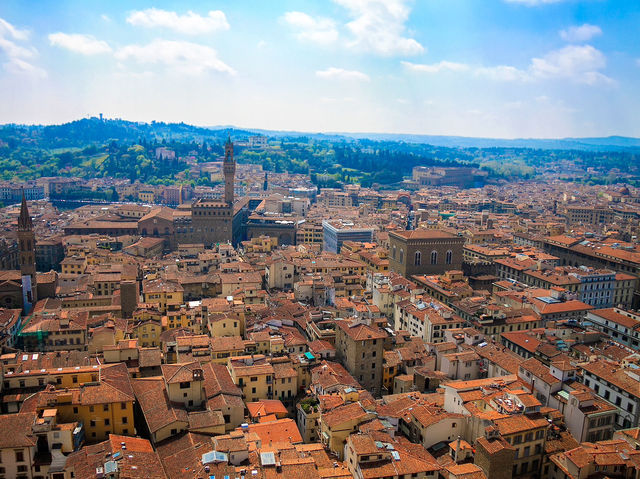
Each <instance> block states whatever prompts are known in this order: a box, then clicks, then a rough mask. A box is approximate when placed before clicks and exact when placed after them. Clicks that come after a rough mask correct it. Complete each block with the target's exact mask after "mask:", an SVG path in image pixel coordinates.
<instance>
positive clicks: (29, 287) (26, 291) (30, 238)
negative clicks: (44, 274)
mask: <svg viewBox="0 0 640 479" xmlns="http://www.w3.org/2000/svg"><path fill="white" fill-rule="evenodd" d="M18 245H19V248H20V275H21V276H22V303H23V308H24V311H25V313H29V311H31V308H32V307H33V305H34V304H36V301H38V298H37V296H38V295H37V292H38V285H37V284H36V238H35V234H34V233H33V221H31V216H30V215H29V209H28V208H27V199H26V198H25V196H24V191H23V192H22V204H21V205H20V216H19V217H18Z"/></svg>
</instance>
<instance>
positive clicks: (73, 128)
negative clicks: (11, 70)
mask: <svg viewBox="0 0 640 479" xmlns="http://www.w3.org/2000/svg"><path fill="white" fill-rule="evenodd" d="M227 134H231V135H232V136H234V137H235V138H238V139H244V138H246V137H248V136H250V135H254V134H261V135H266V136H269V137H272V138H290V139H295V138H301V137H305V138H310V139H316V140H324V141H343V142H347V143H348V142H351V141H353V142H355V141H363V140H370V141H387V142H404V143H415V144H424V145H432V146H435V147H445V148H466V149H469V148H470V149H473V148H479V149H491V148H529V149H539V150H580V151H594V152H603V151H634V152H635V151H637V150H640V138H632V137H624V136H609V137H591V138H558V139H536V138H520V139H500V138H474V137H464V136H446V135H415V134H401V133H366V132H364V133H345V132H324V133H322V132H302V131H282V130H265V129H259V128H241V127H236V126H232V125H224V126H222V125H221V126H195V125H189V124H187V123H164V122H151V123H145V122H133V121H127V120H121V119H104V120H101V119H99V118H95V117H93V118H83V119H80V120H76V121H72V122H69V123H64V124H61V125H16V124H5V125H0V139H2V138H3V137H8V136H11V135H18V136H22V137H30V138H33V139H35V140H40V141H42V142H43V143H46V144H47V145H49V146H62V145H73V144H76V143H77V144H81V143H83V142H87V141H98V142H100V141H102V142H104V141H109V140H119V141H137V140H138V139H140V138H147V139H151V138H160V139H162V138H167V139H174V140H188V141H189V140H196V139H197V140H202V139H205V140H206V139H213V140H219V139H222V138H224V137H226V136H227Z"/></svg>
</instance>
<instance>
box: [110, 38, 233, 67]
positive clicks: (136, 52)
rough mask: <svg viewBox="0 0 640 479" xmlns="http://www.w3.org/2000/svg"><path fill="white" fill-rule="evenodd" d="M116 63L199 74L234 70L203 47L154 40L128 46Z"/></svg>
mask: <svg viewBox="0 0 640 479" xmlns="http://www.w3.org/2000/svg"><path fill="white" fill-rule="evenodd" d="M115 57H116V59H118V60H121V61H125V60H133V61H136V62H138V63H142V64H152V65H163V66H166V67H167V68H171V69H174V70H176V71H179V72H181V73H185V74H192V75H199V74H203V73H206V72H208V71H216V72H222V73H228V74H231V75H234V74H235V73H236V71H235V70H234V69H233V68H231V67H230V66H229V65H227V64H226V63H224V62H223V61H222V60H220V59H219V58H218V54H217V52H216V51H215V50H214V49H213V48H211V47H208V46H206V45H200V44H198V43H192V42H185V41H171V40H160V39H157V40H154V41H152V42H151V43H148V44H146V45H127V46H125V47H123V48H121V49H119V50H118V51H116V53H115Z"/></svg>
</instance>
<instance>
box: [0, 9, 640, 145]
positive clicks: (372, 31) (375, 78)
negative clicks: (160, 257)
mask: <svg viewBox="0 0 640 479" xmlns="http://www.w3.org/2000/svg"><path fill="white" fill-rule="evenodd" d="M639 26H640V2H639V1H637V0H321V1H320V0H305V1H289V0H282V1H279V0H268V1H265V0H220V1H216V0H210V1H201V2H198V1H188V0H186V1H185V0H180V1H143V0H135V1H131V0H109V1H97V0H46V1H45V0H28V1H27V0H2V1H1V2H0V123H36V124H51V123H62V122H67V121H72V120H76V119H79V118H83V117H89V116H97V115H98V114H99V113H102V114H103V115H104V116H106V117H108V118H123V119H127V120H132V121H147V122H149V121H152V120H156V121H172V122H185V123H191V124H195V125H203V126H214V125H234V126H237V127H245V128H263V129H272V130H295V131H308V132H376V133H411V134H430V135H460V136H475V137H491V138H562V137H586V136H609V135H623V136H635V137H640V115H638V112H639V111H640V27H639Z"/></svg>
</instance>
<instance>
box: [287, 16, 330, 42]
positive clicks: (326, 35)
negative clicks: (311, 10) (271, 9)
mask: <svg viewBox="0 0 640 479" xmlns="http://www.w3.org/2000/svg"><path fill="white" fill-rule="evenodd" d="M283 20H284V21H285V22H286V23H287V24H289V25H290V26H291V27H293V28H294V29H295V30H296V37H297V38H298V39H299V40H302V41H308V42H312V43H317V44H320V45H329V44H331V43H334V42H336V41H337V40H338V30H337V29H336V23H335V22H334V21H333V20H331V19H330V18H322V17H318V18H313V17H312V16H310V15H307V14H306V13H303V12H287V13H285V14H284V17H283Z"/></svg>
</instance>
